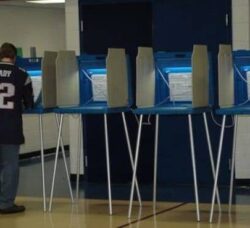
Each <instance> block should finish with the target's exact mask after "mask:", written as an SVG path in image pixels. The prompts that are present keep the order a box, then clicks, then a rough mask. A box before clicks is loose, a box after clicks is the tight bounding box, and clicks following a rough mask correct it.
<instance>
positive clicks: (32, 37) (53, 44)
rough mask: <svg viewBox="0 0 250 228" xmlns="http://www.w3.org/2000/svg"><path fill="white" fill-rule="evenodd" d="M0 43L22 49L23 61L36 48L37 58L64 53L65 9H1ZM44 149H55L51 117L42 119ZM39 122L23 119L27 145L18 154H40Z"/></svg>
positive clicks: (33, 117)
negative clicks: (50, 52)
mask: <svg viewBox="0 0 250 228" xmlns="http://www.w3.org/2000/svg"><path fill="white" fill-rule="evenodd" d="M0 30H1V35H0V43H3V42H6V41H7V42H12V43H14V44H15V45H16V46H19V47H22V48H23V54H24V56H25V57H29V56H30V47H31V46H35V47H36V49H37V56H43V52H44V50H53V51H58V50H62V49H65V11H64V8H38V7H24V6H13V5H9V6H7V5H6V6H4V5H1V6H0ZM43 120H44V147H45V149H47V148H54V147H55V146H56V137H57V126H56V124H55V123H56V122H55V117H54V114H48V115H44V118H43ZM38 121H39V119H38V116H37V115H24V116H23V122H24V134H25V138H26V143H25V144H24V145H22V148H21V153H27V152H33V151H39V150H40V135H39V125H38V124H39V122H38ZM63 135H64V142H65V144H68V143H69V139H68V138H69V137H68V121H65V124H64V128H63Z"/></svg>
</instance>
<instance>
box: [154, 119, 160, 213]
mask: <svg viewBox="0 0 250 228" xmlns="http://www.w3.org/2000/svg"><path fill="white" fill-rule="evenodd" d="M158 140H159V115H158V114H157V115H156V119H155V142H154V143H155V145H154V184H153V210H154V212H155V210H156V191H157V190H156V187H157V165H158V164H157V158H158Z"/></svg>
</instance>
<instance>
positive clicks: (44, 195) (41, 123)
mask: <svg viewBox="0 0 250 228" xmlns="http://www.w3.org/2000/svg"><path fill="white" fill-rule="evenodd" d="M39 130H40V144H41V164H42V185H43V211H44V212H46V210H47V206H46V188H45V172H44V141H43V117H42V114H39Z"/></svg>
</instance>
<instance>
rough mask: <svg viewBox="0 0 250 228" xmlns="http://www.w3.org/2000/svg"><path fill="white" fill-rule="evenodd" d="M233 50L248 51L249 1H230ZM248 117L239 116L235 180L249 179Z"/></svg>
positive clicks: (249, 38)
mask: <svg viewBox="0 0 250 228" xmlns="http://www.w3.org/2000/svg"><path fill="white" fill-rule="evenodd" d="M232 14H233V15H232V16H233V20H232V26H233V28H232V30H233V50H239V49H245V50H249V49H250V1H249V0H232ZM249 130H250V117H249V116H241V117H239V122H238V134H237V137H236V161H235V162H236V163H235V168H236V169H235V171H236V178H238V179H242V178H250V169H249V167H250V153H249V148H250V140H249V139H250V131H249Z"/></svg>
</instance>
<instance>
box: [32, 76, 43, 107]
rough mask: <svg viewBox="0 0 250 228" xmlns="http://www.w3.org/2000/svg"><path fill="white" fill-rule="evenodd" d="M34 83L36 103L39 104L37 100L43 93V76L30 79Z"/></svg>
mask: <svg viewBox="0 0 250 228" xmlns="http://www.w3.org/2000/svg"><path fill="white" fill-rule="evenodd" d="M30 78H31V81H32V86H33V91H34V102H35V103H36V102H37V98H38V97H39V95H40V93H41V91H42V77H41V76H35V77H30Z"/></svg>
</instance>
